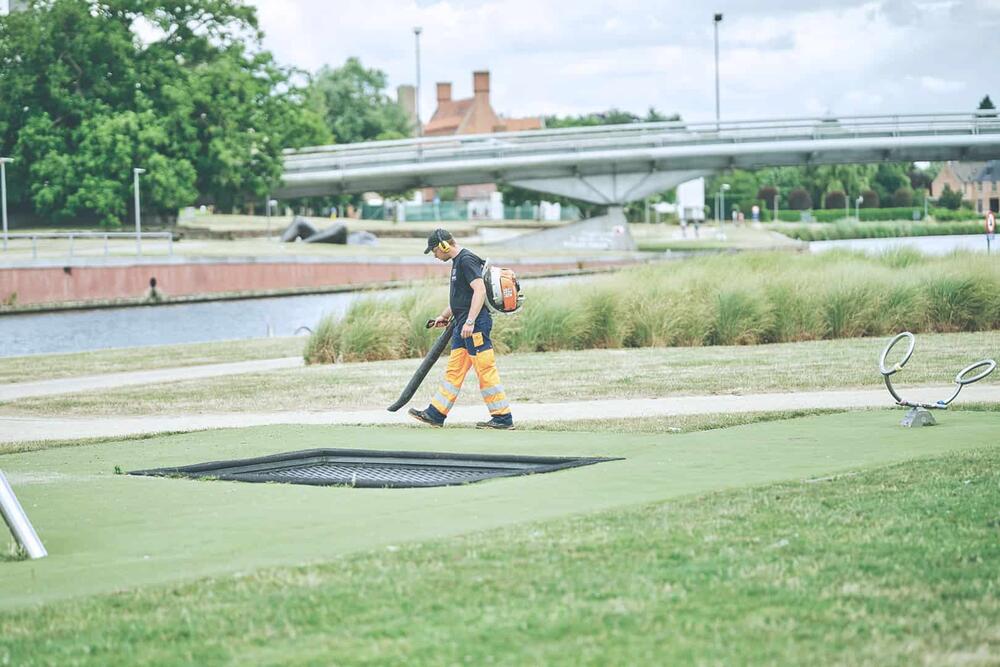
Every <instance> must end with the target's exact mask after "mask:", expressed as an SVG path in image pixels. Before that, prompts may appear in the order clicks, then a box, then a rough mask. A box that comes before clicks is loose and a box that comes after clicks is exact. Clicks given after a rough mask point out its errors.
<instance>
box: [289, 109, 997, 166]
mask: <svg viewBox="0 0 1000 667" xmlns="http://www.w3.org/2000/svg"><path fill="white" fill-rule="evenodd" d="M928 119H929V120H928ZM720 127H721V129H716V126H715V125H714V124H711V125H709V124H704V123H697V124H677V123H645V124H633V125H615V126H603V127H594V128H582V130H581V129H580V128H561V129H559V130H535V131H533V132H530V131H528V132H516V133H499V134H493V135H466V136H461V137H454V136H453V137H431V138H429V139H406V140H394V141H386V142H370V143H366V144H348V145H345V146H342V147H333V148H332V149H331V150H329V151H326V152H323V151H320V150H318V149H319V148H321V147H315V148H311V149H303V150H302V151H301V152H288V151H286V153H285V170H286V173H303V172H309V171H314V170H327V169H340V170H342V169H346V168H357V167H359V166H361V165H369V166H388V165H392V164H400V163H413V162H414V161H420V162H429V161H434V162H448V161H453V160H466V159H470V158H499V157H515V156H526V155H538V154H542V153H549V154H551V153H557V152H561V151H572V152H574V153H581V152H586V151H597V150H606V149H609V148H615V149H619V150H621V149H627V148H638V147H662V146H666V145H692V146H696V145H706V144H717V143H726V144H738V143H745V142H748V141H760V140H761V139H768V140H778V141H789V140H794V139H811V140H823V139H844V138H874V137H901V136H925V135H939V134H941V133H943V132H945V131H947V132H948V133H949V134H956V133H957V134H973V135H975V134H981V133H983V131H986V132H997V133H1000V119H997V118H994V117H987V116H983V115H977V114H936V115H930V114H914V115H912V116H898V115H897V116H860V117H851V118H841V119H836V120H834V119H822V118H820V119H817V118H810V119H789V120H784V121H771V120H765V121H754V122H744V123H729V124H720Z"/></svg>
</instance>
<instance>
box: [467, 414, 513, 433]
mask: <svg viewBox="0 0 1000 667" xmlns="http://www.w3.org/2000/svg"><path fill="white" fill-rule="evenodd" d="M476 428H495V429H497V430H500V431H513V430H514V420H513V419H511V418H510V417H507V418H506V419H504V418H503V417H494V418H493V419H491V420H489V421H488V422H476Z"/></svg>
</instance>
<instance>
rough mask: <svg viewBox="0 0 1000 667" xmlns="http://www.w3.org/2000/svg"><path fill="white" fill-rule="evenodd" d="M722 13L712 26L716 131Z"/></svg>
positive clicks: (718, 14) (716, 17) (717, 16)
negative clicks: (713, 35)
mask: <svg viewBox="0 0 1000 667" xmlns="http://www.w3.org/2000/svg"><path fill="white" fill-rule="evenodd" d="M721 22H722V14H721V13H717V14H716V15H715V20H714V21H712V27H713V28H715V131H716V132H718V131H719V24H720V23H721Z"/></svg>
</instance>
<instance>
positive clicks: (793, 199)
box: [788, 188, 813, 211]
mask: <svg viewBox="0 0 1000 667" xmlns="http://www.w3.org/2000/svg"><path fill="white" fill-rule="evenodd" d="M812 206H813V202H812V197H810V196H809V193H808V192H807V191H806V190H804V189H802V188H795V189H794V190H792V191H791V192H789V193H788V208H790V209H794V210H796V211H808V210H809V209H811V208H812Z"/></svg>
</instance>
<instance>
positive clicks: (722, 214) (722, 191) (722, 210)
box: [719, 183, 729, 239]
mask: <svg viewBox="0 0 1000 667" xmlns="http://www.w3.org/2000/svg"><path fill="white" fill-rule="evenodd" d="M728 189H729V183H723V184H722V185H721V186H720V187H719V238H720V239H724V238H726V232H725V231H724V230H725V226H726V190H728Z"/></svg>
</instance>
